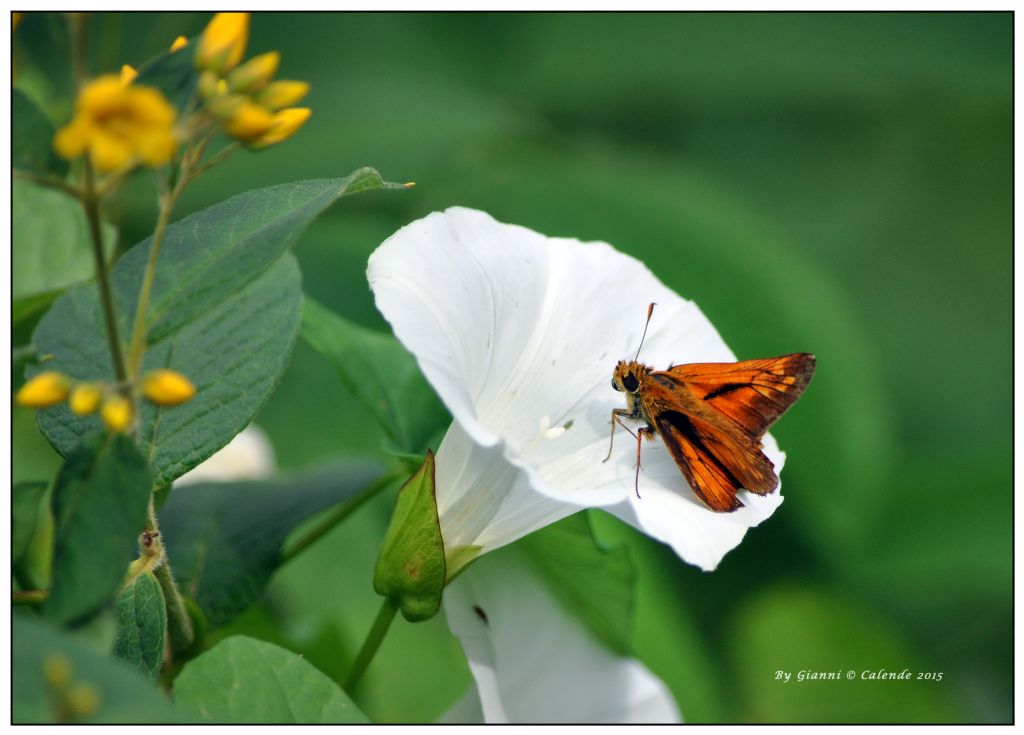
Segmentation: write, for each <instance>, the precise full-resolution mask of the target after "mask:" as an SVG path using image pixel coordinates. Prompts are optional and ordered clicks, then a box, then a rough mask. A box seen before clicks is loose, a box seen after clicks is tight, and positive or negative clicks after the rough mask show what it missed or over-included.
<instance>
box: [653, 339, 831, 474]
mask: <svg viewBox="0 0 1024 735" xmlns="http://www.w3.org/2000/svg"><path fill="white" fill-rule="evenodd" d="M814 365H815V361H814V355H811V354H807V353H804V352H798V353H795V354H792V355H783V356H782V357H770V358H766V359H761V360H744V361H743V362H725V363H695V364H691V365H677V366H675V367H673V368H669V369H668V370H666V371H663V372H656V373H653V375H654V377H655V378H656V379H662V380H664V379H670V380H672V381H675V382H677V383H680V384H681V385H682V386H684V387H686V388H688V389H689V391H690V392H691V393H692V394H693V395H694V397H695V398H699V399H701V400H702V401H703V402H704V403H706V404H707V405H708V406H711V407H712V408H714V409H715V411H717V412H718V413H720V414H722V415H723V416H726V417H728V418H729V419H731V420H732V421H733V422H735V423H736V424H737V425H738V426H739V427H740V428H742V429H743V431H744V432H745V433H747V434H748V435H750V436H753V437H760V436H761V435H762V434H764V432H765V431H767V430H768V427H769V426H771V425H772V424H773V423H775V421H776V420H777V419H778V418H779V417H780V416H781V415H782V414H783V413H784V412H785V411H786V409H787V408H789V407H790V406H792V405H793V403H794V402H795V401H796V399H797V398H799V397H800V394H801V393H803V390H804V388H806V387H807V384H808V383H809V382H810V380H811V376H812V375H813V374H814ZM748 489H749V488H748Z"/></svg>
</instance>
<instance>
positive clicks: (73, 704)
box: [65, 682, 100, 717]
mask: <svg viewBox="0 0 1024 735" xmlns="http://www.w3.org/2000/svg"><path fill="white" fill-rule="evenodd" d="M65 701H66V702H67V707H68V711H69V713H70V714H71V715H73V716H75V717H88V716H89V715H92V714H95V713H96V710H98V709H99V708H100V690H99V688H97V686H96V685H95V684H90V683H88V682H84V683H81V684H75V686H73V687H72V688H71V691H69V692H68V696H67V699H66V700H65Z"/></svg>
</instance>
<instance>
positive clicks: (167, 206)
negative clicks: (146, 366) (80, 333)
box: [128, 187, 181, 378]
mask: <svg viewBox="0 0 1024 735" xmlns="http://www.w3.org/2000/svg"><path fill="white" fill-rule="evenodd" d="M180 191H181V190H180V189H178V188H177V187H175V188H174V189H172V190H171V192H170V193H168V194H167V195H166V196H163V197H161V198H160V212H159V213H158V214H157V218H156V228H155V229H154V230H153V241H152V243H151V244H150V247H149V260H148V261H147V262H146V271H145V273H144V274H143V276H142V288H141V289H140V290H139V301H138V303H137V304H136V306H135V325H134V326H133V327H132V341H131V343H130V345H129V347H128V374H129V376H131V377H132V378H135V377H136V375H137V374H138V371H139V367H140V365H141V363H142V355H143V352H144V351H145V345H144V343H145V337H146V310H147V309H148V308H149V296H150V292H151V291H152V290H153V278H154V277H155V275H156V261H157V258H159V257H160V245H162V244H163V239H164V232H165V231H166V230H167V222H168V221H169V220H170V218H171V210H172V209H173V208H174V202H175V200H176V199H177V198H178V197H177V195H178V194H179V193H180Z"/></svg>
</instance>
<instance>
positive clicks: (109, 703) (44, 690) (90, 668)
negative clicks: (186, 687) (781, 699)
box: [11, 614, 178, 724]
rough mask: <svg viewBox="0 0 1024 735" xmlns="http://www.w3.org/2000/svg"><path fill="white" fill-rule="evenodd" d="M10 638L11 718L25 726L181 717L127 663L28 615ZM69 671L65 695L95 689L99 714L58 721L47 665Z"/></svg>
mask: <svg viewBox="0 0 1024 735" xmlns="http://www.w3.org/2000/svg"><path fill="white" fill-rule="evenodd" d="M13 617H14V619H13V635H12V636H11V638H12V640H11V649H12V651H11V654H12V661H11V667H12V670H13V671H14V676H13V677H12V681H11V710H12V711H11V719H12V721H13V722H15V723H18V724H22V723H26V724H27V723H55V722H59V721H63V722H67V721H71V720H72V719H73V721H75V722H86V723H105V724H113V723H141V722H174V721H176V720H177V719H178V718H177V716H176V714H175V712H174V710H173V709H172V707H171V706H170V704H168V702H167V700H166V699H165V698H164V697H163V695H162V694H161V693H160V691H159V690H158V689H157V688H156V687H155V686H153V685H152V684H151V683H150V682H148V681H146V679H145V678H144V677H142V676H139V674H138V673H137V672H135V671H133V670H132V667H130V666H129V665H127V664H125V663H124V662H123V661H118V660H116V659H113V658H111V657H110V656H109V655H107V653H105V652H104V651H99V650H96V649H95V648H93V647H92V646H91V645H89V644H88V643H86V642H85V641H84V640H81V639H80V638H78V637H76V636H74V635H71V634H69V633H67V632H65V631H63V630H59V629H57V628H55V627H53V626H51V625H48V624H47V623H45V622H43V621H41V620H36V619H33V618H30V617H28V616H24V615H17V614H16V615H14V616H13ZM55 663H56V664H61V665H64V666H65V667H67V666H70V674H71V675H70V681H69V682H68V685H67V689H63V690H62V691H64V692H65V693H66V692H67V691H69V690H72V691H73V690H74V689H76V688H81V687H87V688H91V689H92V691H93V693H94V694H95V695H96V696H95V698H94V699H93V702H94V703H95V705H96V709H95V711H94V712H92V713H91V714H86V713H84V712H83V713H79V715H78V716H77V717H74V718H72V717H69V716H68V714H67V713H65V714H64V716H63V717H59V715H58V710H57V707H56V704H57V703H56V701H55V694H56V692H55V690H54V689H53V688H52V687H51V685H50V684H48V683H47V681H46V679H45V678H44V674H43V672H44V666H49V667H53V666H54V664H55Z"/></svg>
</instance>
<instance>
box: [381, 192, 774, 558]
mask: <svg viewBox="0 0 1024 735" xmlns="http://www.w3.org/2000/svg"><path fill="white" fill-rule="evenodd" d="M368 277H369V280H370V286H371V288H372V289H373V292H374V295H375V298H376V302H377V307H378V308H379V309H380V311H381V313H382V314H383V315H384V317H385V318H386V319H387V320H388V322H390V324H391V326H392V328H393V329H394V332H395V335H396V336H397V337H398V339H399V340H401V342H402V343H403V344H404V345H405V346H406V348H407V349H409V351H410V352H412V354H413V355H414V356H415V357H416V360H417V362H418V363H419V366H420V369H421V370H422V371H423V374H424V375H425V376H426V378H427V380H428V381H430V383H431V385H432V386H433V387H434V389H435V390H436V391H437V393H438V395H439V396H440V397H441V400H442V401H443V402H444V403H445V405H446V406H447V407H448V409H449V410H450V411H451V413H452V416H453V418H454V422H453V424H452V426H451V429H449V431H448V433H447V435H446V436H445V438H444V440H443V441H442V442H441V446H440V447H439V449H438V452H437V474H436V480H437V490H436V492H437V505H438V512H439V514H440V519H441V532H442V535H443V537H444V540H445V545H446V547H447V548H453V547H458V546H479V547H481V549H480V553H483V552H485V551H489V550H491V549H495V548H498V547H500V546H503V545H505V544H508V543H511V542H512V541H515V540H516V539H518V538H521V537H522V536H525V535H526V534H528V533H529V532H531V531H533V530H536V529H538V528H540V527H542V526H545V525H547V524H549V523H553V522H554V521H556V520H559V519H561V518H563V517H565V516H568V515H570V514H572V513H574V512H575V511H577V510H579V509H580V508H581V507H589V506H600V507H602V508H604V509H605V510H607V511H609V512H611V513H613V514H615V515H616V516H618V517H620V518H622V519H623V520H625V521H627V522H629V523H631V524H633V525H634V526H636V527H637V528H639V529H641V530H642V531H644V532H645V533H647V534H649V535H651V536H653V537H655V538H657V539H660V540H661V541H663V542H665V543H667V544H669V545H671V546H672V548H673V549H674V550H675V551H676V553H677V554H678V555H679V556H680V557H682V558H683V559H684V560H686V561H688V562H690V563H691V564H695V565H697V566H699V567H700V568H702V569H705V570H711V569H714V568H715V567H716V566H717V565H718V563H719V562H720V561H721V559H722V557H723V556H724V555H725V554H726V553H727V552H728V551H729V550H730V549H732V548H734V547H735V546H736V545H737V544H739V542H740V541H741V540H742V538H743V535H744V534H745V533H746V531H747V529H748V528H750V527H751V526H756V525H757V524H759V523H760V522H761V521H763V520H764V519H765V518H767V517H768V516H770V515H771V514H772V512H773V511H774V510H775V509H776V508H777V507H778V506H779V504H780V503H781V502H782V497H781V494H780V492H779V491H776V492H775V493H774V494H772V495H767V496H756V495H753V494H751V493H747V492H745V491H744V492H741V493H740V499H741V501H742V502H743V503H744V505H745V507H743V508H740V509H739V510H737V511H735V512H733V513H715V512H713V511H711V510H709V509H707V508H706V507H705V506H704V505H703V504H701V503H700V501H699V500H697V498H696V497H695V496H694V494H693V492H692V491H691V490H690V489H689V487H688V485H687V483H686V480H685V478H684V477H683V476H682V474H681V473H680V471H679V469H678V468H677V467H676V465H675V463H674V462H673V460H672V458H671V457H670V456H669V454H668V452H667V450H665V448H664V446H663V445H662V444H661V442H660V441H654V442H644V446H643V470H642V471H641V473H640V481H639V493H640V497H639V498H638V497H636V495H635V493H634V472H635V468H634V463H635V459H636V452H635V449H636V444H635V443H631V442H630V437H629V435H628V434H626V433H625V432H623V431H621V430H620V432H619V437H618V441H617V442H616V445H615V448H614V453H613V455H612V458H611V459H610V460H609V461H608V462H605V463H602V460H603V459H604V457H605V455H606V454H607V452H608V439H609V433H610V431H611V425H610V423H609V419H610V414H611V410H612V409H613V408H621V407H623V406H624V403H623V398H622V394H620V393H617V392H616V391H615V390H613V389H612V387H611V376H612V370H613V368H614V366H615V363H616V361H617V360H619V359H623V358H626V359H628V358H632V357H633V355H634V353H635V352H636V349H637V346H638V344H639V342H640V334H641V331H642V329H643V318H644V316H645V314H646V311H647V305H648V304H649V303H651V302H652V301H653V302H657V304H658V308H657V310H656V311H655V314H654V318H653V319H652V320H651V323H650V329H649V331H648V334H647V339H646V341H645V343H644V346H643V351H642V353H641V355H640V358H641V360H642V361H643V362H645V363H647V364H650V365H654V366H657V367H659V368H661V369H664V368H667V367H668V366H669V365H670V364H681V363H687V362H728V361H733V360H735V359H736V358H735V356H734V355H733V354H732V352H730V351H729V348H728V347H726V345H725V343H724V342H723V341H722V338H721V337H720V336H719V335H718V332H717V331H716V330H715V328H714V327H713V326H712V325H711V323H710V322H709V321H708V319H707V317H705V316H704V314H703V313H701V311H700V309H699V308H697V305H696V304H694V303H693V302H691V301H687V300H685V299H683V298H682V297H680V296H679V295H678V294H676V293H674V292H673V291H671V290H670V289H668V288H667V287H666V286H665V285H664V284H662V283H661V282H660V281H659V280H658V279H657V278H655V277H654V275H653V274H652V273H651V272H650V271H649V270H648V269H647V267H646V266H644V264H643V263H641V262H640V261H638V260H636V259H635V258H632V257H630V256H628V255H625V254H623V253H620V252H619V251H617V250H615V248H613V247H611V246H610V245H608V244H606V243H600V242H594V243H582V242H579V241H578V240H571V239H564V238H549V237H545V236H543V235H540V234H538V233H536V232H533V231H532V230H528V229H526V228H524V227H518V226H514V225H506V224H501V223H499V222H496V221H495V220H494V219H492V218H491V217H490V216H489V215H487V214H485V213H483V212H478V211H474V210H469V209H462V208H452V209H448V210H446V211H444V212H436V213H434V214H431V215H429V216H427V217H424V218H423V219H421V220H418V221H416V222H413V223H411V224H409V225H407V226H406V227H403V228H402V229H401V230H399V231H398V232H397V233H395V234H394V235H393V236H391V237H390V238H389V239H388V240H387V241H386V242H384V243H383V244H382V245H381V246H380V247H379V248H377V250H376V251H375V252H374V253H373V255H371V256H370V262H369V268H368ZM764 451H765V454H766V455H767V456H768V457H769V459H771V460H772V462H773V463H774V464H775V467H776V469H777V470H781V468H782V463H783V460H784V455H783V453H782V452H781V451H780V450H779V448H778V446H777V444H776V443H775V441H774V439H772V437H771V436H770V435H766V436H765V437H764Z"/></svg>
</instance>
